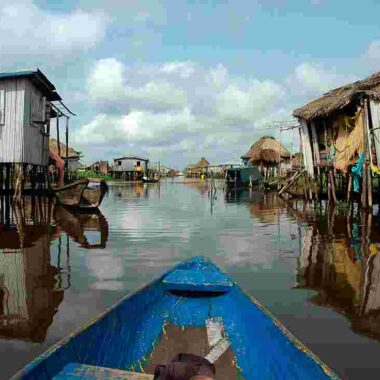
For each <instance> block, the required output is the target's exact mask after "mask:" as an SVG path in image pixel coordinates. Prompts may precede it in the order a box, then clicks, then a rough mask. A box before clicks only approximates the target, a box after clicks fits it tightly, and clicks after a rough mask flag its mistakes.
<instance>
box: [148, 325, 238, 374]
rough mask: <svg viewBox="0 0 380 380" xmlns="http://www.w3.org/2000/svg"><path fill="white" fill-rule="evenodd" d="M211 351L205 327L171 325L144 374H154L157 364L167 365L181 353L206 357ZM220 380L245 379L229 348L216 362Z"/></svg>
mask: <svg viewBox="0 0 380 380" xmlns="http://www.w3.org/2000/svg"><path fill="white" fill-rule="evenodd" d="M210 350H211V347H210V345H209V343H208V339H207V331H206V329H205V328H204V327H185V328H181V327H179V326H176V325H173V324H169V325H167V326H165V333H164V334H162V336H161V339H160V341H159V342H158V344H157V346H156V347H155V348H154V350H153V352H152V353H151V355H150V356H149V359H148V362H147V364H146V365H145V367H144V372H146V373H152V374H153V373H154V369H155V368H156V365H157V364H162V363H164V364H166V363H170V361H171V360H172V359H173V358H174V356H175V355H177V354H178V353H180V352H185V353H191V354H195V355H199V356H202V357H204V356H206V355H207V354H208V353H209V352H210ZM215 368H216V374H217V379H218V380H234V379H243V377H242V376H241V374H240V370H239V369H238V367H237V366H236V360H235V356H234V353H233V352H232V350H231V348H228V349H227V350H226V351H225V352H224V353H223V354H222V355H221V357H220V358H219V359H218V360H217V361H216V362H215Z"/></svg>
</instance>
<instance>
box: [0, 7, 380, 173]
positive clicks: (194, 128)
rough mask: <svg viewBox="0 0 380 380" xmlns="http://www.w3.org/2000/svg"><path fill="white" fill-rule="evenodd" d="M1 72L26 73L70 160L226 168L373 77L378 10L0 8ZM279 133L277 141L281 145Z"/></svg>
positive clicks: (378, 46)
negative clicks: (57, 121)
mask: <svg viewBox="0 0 380 380" xmlns="http://www.w3.org/2000/svg"><path fill="white" fill-rule="evenodd" d="M0 5H1V7H0V71H8V70H19V69H36V68H39V69H40V70H42V71H43V73H44V74H45V75H46V76H47V77H48V78H49V80H50V81H51V82H53V83H54V85H55V86H56V88H57V90H58V92H59V94H60V95H61V96H62V98H63V101H64V103H65V104H66V105H67V106H68V107H69V108H70V109H71V110H72V111H73V112H75V114H77V116H75V117H73V118H72V119H71V122H70V128H71V132H70V145H71V146H72V147H73V148H74V149H76V150H79V151H81V152H82V153H83V157H82V159H81V161H82V162H83V163H91V162H92V161H95V160H109V161H112V159H113V158H116V157H120V156H124V155H129V154H136V155H140V156H146V157H148V158H149V159H150V160H151V161H153V162H154V161H160V162H161V164H163V165H168V166H171V167H174V168H184V167H185V166H186V165H188V164H189V163H194V162H197V161H198V160H199V159H200V158H201V157H206V158H207V159H208V160H209V161H210V162H211V163H214V164H217V163H227V162H239V159H240V156H241V155H243V154H244V153H246V151H248V149H249V147H250V146H251V144H252V143H253V142H254V141H255V140H256V139H258V138H259V137H261V136H262V135H273V136H275V137H276V138H281V141H282V142H283V143H284V144H285V145H286V146H287V147H288V148H291V146H292V141H293V140H294V144H293V149H294V151H295V150H296V149H297V144H298V136H296V134H295V135H294V136H293V134H292V133H291V132H283V133H281V134H280V133H279V131H278V128H277V129H276V128H273V126H274V125H277V123H278V122H281V121H291V120H292V111H293V110H294V109H295V108H297V107H299V106H302V105H304V104H306V103H307V102H308V101H310V100H312V99H314V98H316V97H318V96H320V95H322V94H323V93H325V92H326V91H328V90H330V89H332V88H334V87H338V86H340V85H342V84H345V83H349V82H352V81H355V80H358V79H361V78H364V77H366V76H368V75H370V74H371V73H373V72H376V71H378V70H380V28H379V21H378V15H379V14H380V2H379V1H377V0H361V1H360V2H354V1H345V0H335V1H334V0H229V1H228V0H220V1H216V0H213V1H206V0H198V1H197V0H191V1H190V0H188V1H185V0H160V1H158V0H139V1H137V0H65V1H61V0H0ZM280 135H281V136H280Z"/></svg>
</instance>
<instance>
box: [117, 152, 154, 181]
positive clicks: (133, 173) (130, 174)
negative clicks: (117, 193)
mask: <svg viewBox="0 0 380 380" xmlns="http://www.w3.org/2000/svg"><path fill="white" fill-rule="evenodd" d="M113 161H114V165H113V177H114V178H118V179H124V180H132V179H136V180H137V179H141V178H142V177H143V175H144V173H146V172H147V170H148V163H149V159H147V158H143V157H139V156H125V157H120V158H114V160H113Z"/></svg>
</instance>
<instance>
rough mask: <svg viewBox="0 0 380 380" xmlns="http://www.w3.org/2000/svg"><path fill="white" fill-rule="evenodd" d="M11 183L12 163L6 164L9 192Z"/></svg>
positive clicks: (6, 179)
mask: <svg viewBox="0 0 380 380" xmlns="http://www.w3.org/2000/svg"><path fill="white" fill-rule="evenodd" d="M10 184H11V164H5V191H6V192H9V190H10Z"/></svg>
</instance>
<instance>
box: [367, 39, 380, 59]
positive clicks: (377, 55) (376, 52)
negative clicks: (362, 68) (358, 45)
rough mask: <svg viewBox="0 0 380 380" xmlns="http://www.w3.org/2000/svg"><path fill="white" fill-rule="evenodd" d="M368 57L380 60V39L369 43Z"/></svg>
mask: <svg viewBox="0 0 380 380" xmlns="http://www.w3.org/2000/svg"><path fill="white" fill-rule="evenodd" d="M367 57H368V58H369V59H371V60H376V61H380V40H374V41H372V42H371V43H370V44H369V46H368V50H367Z"/></svg>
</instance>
